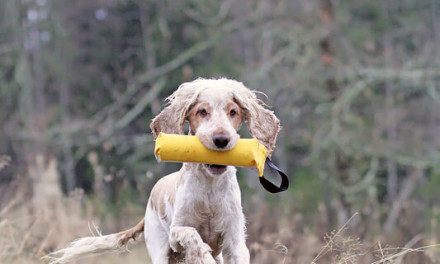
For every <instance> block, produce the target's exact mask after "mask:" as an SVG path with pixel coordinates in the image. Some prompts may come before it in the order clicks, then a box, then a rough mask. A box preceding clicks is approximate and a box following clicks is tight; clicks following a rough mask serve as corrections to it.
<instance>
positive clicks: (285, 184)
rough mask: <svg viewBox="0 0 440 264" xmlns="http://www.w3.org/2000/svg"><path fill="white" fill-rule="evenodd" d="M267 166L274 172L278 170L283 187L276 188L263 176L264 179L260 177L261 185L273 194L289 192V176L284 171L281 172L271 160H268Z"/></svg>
mask: <svg viewBox="0 0 440 264" xmlns="http://www.w3.org/2000/svg"><path fill="white" fill-rule="evenodd" d="M266 164H267V165H268V166H269V167H270V168H271V169H272V170H276V171H277V172H278V174H279V175H280V176H281V185H280V187H278V186H276V185H275V184H273V183H271V182H270V181H268V180H267V179H266V178H264V175H263V177H259V178H260V183H261V185H263V187H264V189H266V191H268V192H271V193H279V192H283V191H285V190H287V188H289V178H288V177H287V175H286V174H285V173H284V172H283V171H282V170H280V168H278V167H277V166H276V165H275V164H273V163H272V161H270V159H269V158H266Z"/></svg>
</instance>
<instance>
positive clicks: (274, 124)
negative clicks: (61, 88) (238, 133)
mask: <svg viewBox="0 0 440 264" xmlns="http://www.w3.org/2000/svg"><path fill="white" fill-rule="evenodd" d="M247 114H248V115H249V116H248V117H247V124H248V129H249V132H250V133H251V135H252V136H253V137H255V138H256V139H258V141H260V143H261V144H263V145H264V146H265V147H266V148H267V151H268V152H269V156H270V155H271V154H272V151H273V150H274V149H275V143H276V140H277V135H278V132H279V131H280V129H281V127H280V120H279V119H278V118H277V117H276V116H275V115H274V113H273V111H270V110H267V109H265V108H263V107H262V106H261V105H259V104H258V103H255V105H254V109H253V110H252V111H249V112H248V113H247Z"/></svg>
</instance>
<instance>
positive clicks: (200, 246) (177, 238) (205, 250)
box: [169, 226, 216, 264]
mask: <svg viewBox="0 0 440 264" xmlns="http://www.w3.org/2000/svg"><path fill="white" fill-rule="evenodd" d="M169 240H170V247H171V248H172V249H173V250H174V251H175V252H181V251H182V249H183V250H184V251H185V261H186V263H191V264H216V262H215V260H214V258H213V257H212V254H211V247H210V246H209V245H208V244H206V243H205V242H203V240H202V238H201V237H200V235H199V233H197V230H196V229H195V228H193V227H187V226H174V227H172V228H171V230H170V239H169Z"/></svg>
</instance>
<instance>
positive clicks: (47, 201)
mask: <svg viewBox="0 0 440 264" xmlns="http://www.w3.org/2000/svg"><path fill="white" fill-rule="evenodd" d="M8 162H9V159H8V158H3V157H2V158H1V159H0V170H1V168H4V167H5V166H7V164H8ZM54 162H55V161H54V160H43V159H41V158H39V159H36V161H35V164H33V166H31V168H30V169H29V177H32V178H33V180H34V183H35V185H34V186H33V192H34V194H33V195H31V196H30V195H26V194H28V193H30V192H29V189H28V188H29V187H26V186H29V185H26V184H21V185H16V186H18V187H17V189H16V190H15V192H13V193H15V195H14V196H13V197H9V199H8V202H7V203H6V202H5V201H3V204H1V210H0V263H2V264H10V263H14V264H15V263H17V264H21V263H23V264H24V263H26V264H29V263H30V264H32V263H44V262H43V261H42V260H41V257H43V256H44V255H45V254H47V253H48V252H50V251H52V250H54V249H56V248H59V247H61V246H63V245H66V244H67V243H68V242H69V241H71V240H73V239H75V238H78V237H81V236H85V235H90V231H89V230H88V228H87V227H88V225H89V223H90V222H91V221H94V222H95V223H97V224H98V226H105V232H104V233H112V232H115V231H119V230H120V228H121V223H119V224H117V223H116V222H117V221H116V220H115V219H114V218H111V217H105V218H101V219H99V217H97V214H96V213H95V211H96V209H95V207H96V206H97V203H96V201H90V200H87V199H86V198H85V197H84V194H83V193H82V192H81V191H76V192H74V193H72V194H71V195H70V197H68V198H65V197H63V196H62V194H61V192H60V191H59V190H56V188H55V187H56V186H57V185H56V184H54V179H57V177H58V172H57V170H56V166H55V165H56V163H54ZM55 183H56V181H55ZM45 185H52V186H49V189H50V190H51V191H48V192H43V193H35V191H42V190H43V189H44V187H45ZM42 188H43V189H42ZM140 211H142V210H140ZM124 215H125V217H126V218H127V219H129V220H130V221H128V222H127V221H125V222H124V223H122V226H124V227H130V224H132V223H135V222H136V221H137V220H139V219H140V218H141V217H142V215H141V214H139V213H136V210H132V211H131V212H124ZM270 215H271V213H269V210H268V209H267V208H265V207H264V206H262V207H261V210H258V212H256V213H254V214H251V215H250V214H249V213H247V216H248V219H252V221H249V223H248V233H249V241H248V245H249V249H250V251H251V255H252V259H253V261H252V263H256V264H267V263H274V264H275V263H276V264H278V263H280V264H290V263H292V264H294V263H310V264H324V263H325V264H328V263H331V264H358V263H359V264H360V263H366V264H367V263H368V264H403V263H411V264H414V263H420V264H423V263H430V264H432V263H440V262H439V260H440V254H439V250H438V247H439V245H438V244H435V243H431V245H429V243H430V242H431V240H427V239H425V236H424V235H423V234H421V235H418V236H416V237H414V238H413V239H411V240H410V241H409V242H408V243H407V244H406V245H404V246H403V247H401V248H392V247H387V246H383V245H382V244H381V242H379V241H368V240H365V239H364V240H363V241H361V240H360V239H359V238H357V237H356V232H355V230H356V225H355V224H352V223H351V220H352V219H353V218H358V217H359V216H358V215H356V214H355V215H354V216H353V217H352V218H350V220H349V221H347V223H345V224H344V225H343V226H342V227H341V228H340V229H338V230H337V231H333V232H330V233H328V234H326V235H319V233H320V231H319V230H323V229H324V230H325V229H326V228H325V225H324V227H322V226H320V227H312V228H311V229H310V228H309V227H305V226H304V223H303V222H300V221H297V220H295V217H294V216H290V217H289V216H284V217H282V218H281V219H277V218H274V217H270ZM318 217H319V216H318ZM100 220H101V221H100ZM357 222H358V223H359V222H360V221H357ZM350 234H351V235H350ZM353 234H354V236H353ZM414 246H417V247H414ZM148 259H149V258H148V255H147V250H146V249H145V246H144V244H143V243H139V245H138V246H136V247H134V248H132V249H131V252H126V253H122V254H119V255H114V254H110V255H105V256H99V257H92V258H88V259H84V260H81V261H79V262H78V263H85V264H94V263H110V264H111V263H115V264H116V263H121V262H126V263H132V264H136V263H143V264H145V263H149V262H148V261H149V260H148Z"/></svg>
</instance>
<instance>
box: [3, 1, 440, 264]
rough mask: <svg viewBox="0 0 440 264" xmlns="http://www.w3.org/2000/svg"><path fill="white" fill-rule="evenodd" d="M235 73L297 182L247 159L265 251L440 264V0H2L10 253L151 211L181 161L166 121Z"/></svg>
mask: <svg viewBox="0 0 440 264" xmlns="http://www.w3.org/2000/svg"><path fill="white" fill-rule="evenodd" d="M221 76H226V77H229V78H233V79H237V80H240V81H242V82H244V83H245V85H247V86H248V87H250V88H251V89H256V90H259V91H262V92H264V93H265V94H266V95H267V98H263V97H262V99H264V100H265V101H266V102H267V103H268V105H270V106H271V108H272V109H273V110H274V111H275V113H276V114H277V115H278V117H279V118H280V120H281V123H282V125H283V130H282V131H281V133H280V135H279V137H278V144H277V149H276V151H275V153H274V157H273V160H274V161H275V163H276V164H278V165H279V166H280V167H281V168H283V169H284V170H285V171H287V173H288V174H289V175H290V176H291V181H292V182H291V183H292V185H291V188H290V189H289V190H288V191H287V192H285V193H281V194H279V195H272V194H269V193H267V192H265V191H264V190H263V189H262V187H261V186H260V185H259V183H258V180H257V174H256V171H252V170H249V169H239V176H238V177H239V182H240V185H241V188H242V193H243V197H242V198H243V205H244V210H245V214H246V216H247V219H248V224H247V226H248V235H249V238H248V246H249V248H250V251H251V256H252V259H253V261H252V263H257V264H260V263H261V264H266V263H286V264H287V263H307V264H308V263H310V264H311V263H440V249H439V248H438V247H437V246H436V244H437V243H439V239H440V223H439V221H440V204H439V202H440V192H439V188H440V133H439V131H440V1H439V0H400V1H392V0H382V1H361V0H358V1H355V0H348V1H341V0H276V1H271V0H242V1H234V0H225V1H215V0H205V1H202V0H179V1H171V0H163V1H161V0H75V1H67V0H64V1H62V0H0V105H1V108H0V124H1V127H0V156H1V158H0V170H1V171H0V263H2V264H7V263H40V262H41V261H40V257H42V256H44V255H45V254H47V252H50V251H52V250H54V249H56V248H58V247H60V246H62V245H65V244H66V243H67V242H68V241H71V240H72V239H75V238H77V237H79V236H83V235H88V234H90V231H89V229H88V223H91V222H92V221H93V223H94V224H95V225H96V226H99V227H100V229H101V230H102V231H103V233H104V234H107V233H112V232H115V231H120V230H124V229H126V228H129V227H131V226H133V225H134V224H135V223H137V222H138V221H139V220H140V219H141V218H142V217H143V214H144V209H145V206H146V203H147V200H148V197H149V192H150V190H151V188H152V186H153V185H154V183H155V182H156V181H157V180H158V179H160V177H161V176H163V175H165V174H167V173H169V172H172V171H175V170H177V169H178V168H179V165H178V164H169V163H167V164H164V163H157V162H156V160H155V158H154V155H153V146H154V141H153V138H152V134H151V131H150V129H149V128H148V124H149V122H150V120H151V119H152V118H153V117H154V116H155V115H156V114H158V113H159V112H160V110H161V108H162V107H163V106H164V102H163V99H164V98H165V97H166V96H168V95H170V94H171V93H172V91H174V90H175V89H176V88H177V87H178V85H179V84H181V83H182V82H184V81H191V80H193V79H195V78H197V77H206V78H213V77H221ZM356 213H357V214H356ZM352 216H353V218H352V219H351V220H350V221H348V220H349V219H350V218H351V217H352ZM347 221H348V222H347ZM344 224H345V225H344ZM91 229H93V227H92V228H91ZM140 244H141V245H140V246H138V247H136V248H135V249H134V252H132V253H130V254H126V255H125V254H123V255H120V256H115V255H111V256H106V257H104V258H91V259H88V260H84V261H81V263H121V262H122V261H126V262H127V263H148V256H147V250H146V249H145V247H144V245H143V243H140ZM421 247H424V248H421ZM409 248H420V250H417V252H414V251H415V250H411V249H409Z"/></svg>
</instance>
